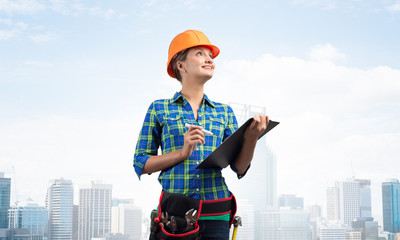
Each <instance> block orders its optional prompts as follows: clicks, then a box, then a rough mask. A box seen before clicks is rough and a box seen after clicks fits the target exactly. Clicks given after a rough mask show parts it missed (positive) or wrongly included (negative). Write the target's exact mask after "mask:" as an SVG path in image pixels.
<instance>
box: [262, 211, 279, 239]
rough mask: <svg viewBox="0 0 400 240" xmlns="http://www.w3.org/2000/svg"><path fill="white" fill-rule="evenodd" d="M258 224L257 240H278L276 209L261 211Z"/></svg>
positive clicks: (277, 214)
mask: <svg viewBox="0 0 400 240" xmlns="http://www.w3.org/2000/svg"><path fill="white" fill-rule="evenodd" d="M259 215H260V216H259V219H257V221H259V222H260V224H259V226H260V229H259V236H258V239H259V240H278V239H279V232H278V231H279V225H280V214H279V210H278V209H276V208H271V209H268V210H264V211H261V212H260V213H259Z"/></svg>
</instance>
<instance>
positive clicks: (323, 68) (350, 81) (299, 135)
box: [206, 47, 400, 211]
mask: <svg viewBox="0 0 400 240" xmlns="http://www.w3.org/2000/svg"><path fill="white" fill-rule="evenodd" d="M328 49H331V50H332V48H330V47H329V48H328ZM320 52H322V53H324V51H320ZM327 52H328V54H326V53H325V54H319V55H317V56H321V55H322V56H328V57H318V58H314V60H312V61H307V60H304V59H299V58H295V57H276V56H273V55H270V54H266V55H264V56H262V57H261V58H259V59H257V60H256V61H245V60H236V61H229V62H223V63H219V64H218V63H217V70H216V76H215V77H214V78H213V79H211V81H210V82H209V83H207V86H206V90H207V91H206V92H207V93H208V96H209V97H210V98H211V99H216V100H219V101H221V102H227V101H229V100H231V101H234V102H242V103H247V104H251V105H256V106H265V107H266V109H267V114H268V115H269V116H270V118H271V119H272V120H275V121H280V122H281V124H280V125H279V126H278V127H277V128H276V129H274V130H273V131H272V132H271V133H269V136H267V141H268V143H269V145H270V146H271V147H272V149H273V151H274V152H275V153H276V155H277V160H278V182H279V189H280V191H282V192H292V193H299V194H302V195H304V196H305V197H306V198H307V199H309V200H313V198H315V199H318V198H319V197H321V196H322V197H323V192H321V191H317V192H316V191H315V188H314V187H317V188H318V189H321V190H322V191H325V188H326V187H327V186H325V184H326V183H327V182H333V181H336V180H341V179H344V178H346V177H351V176H352V168H351V164H350V161H353V166H354V169H355V172H356V174H357V173H358V174H357V175H356V177H365V178H373V179H372V180H373V181H377V179H381V178H385V177H386V176H396V174H397V172H396V171H397V170H395V169H393V168H391V169H388V168H387V167H386V166H388V165H396V164H397V161H398V156H399V155H400V128H399V125H398V122H399V121H400V116H399V113H398V111H397V109H399V108H400V95H399V94H398V93H399V92H400V81H399V79H400V70H397V69H392V68H389V67H385V66H378V67H375V68H371V69H358V68H351V67H343V66H338V65H335V64H334V63H332V62H331V61H325V60H324V59H332V58H333V59H337V58H338V54H337V51H336V50H335V51H327ZM339 56H342V57H344V54H343V55H340V54H339ZM317 59H319V60H317ZM383 159H384V161H385V164H382V161H383ZM386 163H387V164H386ZM311 169H316V171H313V170H311ZM311 172H312V174H311ZM315 181H318V182H319V183H318V184H320V185H318V186H315V185H313V182H315ZM295 182H298V183H299V184H295ZM319 200H321V199H319ZM319 202H321V201H319ZM321 203H323V202H321ZM376 211H378V209H376Z"/></svg>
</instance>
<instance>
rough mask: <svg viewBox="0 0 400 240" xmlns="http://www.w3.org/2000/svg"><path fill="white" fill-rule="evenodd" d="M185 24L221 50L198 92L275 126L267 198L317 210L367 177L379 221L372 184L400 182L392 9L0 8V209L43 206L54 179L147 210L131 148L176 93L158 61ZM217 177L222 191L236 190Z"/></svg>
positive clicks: (147, 189) (399, 66)
mask: <svg viewBox="0 0 400 240" xmlns="http://www.w3.org/2000/svg"><path fill="white" fill-rule="evenodd" d="M187 29H198V30H201V31H203V32H204V33H205V34H206V35H207V36H208V37H209V39H210V41H211V43H213V44H215V45H216V46H218V47H219V48H220V49H221V53H220V55H219V56H218V58H216V59H215V63H216V70H215V75H214V77H213V78H212V79H211V80H210V81H209V82H208V83H207V84H206V85H205V87H206V88H205V93H206V94H207V96H208V97H209V98H210V99H211V100H213V101H218V102H222V103H229V102H236V103H242V104H249V105H254V106H260V107H264V108H265V109H266V114H267V115H269V117H270V119H272V120H274V121H279V122H280V124H279V125H278V127H276V128H275V129H274V130H273V131H271V132H270V133H268V134H267V135H266V136H265V141H266V144H267V145H268V148H269V149H270V150H271V153H272V154H273V155H274V156H275V157H276V165H275V167H276V182H277V183H276V184H277V193H276V194H277V195H280V194H296V195H298V196H302V197H304V202H305V205H312V204H314V203H317V204H319V205H321V206H325V205H326V199H325V198H326V196H325V192H326V189H327V187H328V186H333V184H334V182H335V181H337V180H344V179H346V178H352V177H354V178H357V179H370V180H371V192H372V198H371V202H372V215H373V216H376V215H379V214H380V212H381V211H382V206H381V205H382V200H381V197H380V196H381V185H380V183H382V182H383V181H385V180H386V179H387V178H399V177H400V176H399V174H398V167H399V166H400V164H399V161H398V156H400V124H399V122H400V112H399V109H400V94H399V92H400V82H399V81H398V79H400V62H399V61H398V56H399V54H400V45H399V44H398V39H400V32H399V31H398V29H400V2H399V1H398V0H387V1H380V0H373V1H368V2H363V1H353V0H350V1H344V2H343V1H335V0H332V1H320V0H287V1H278V2H271V1H267V2H266V1H248V2H246V3H244V2H243V1H236V0H233V1H229V2H226V1H215V2H213V3H206V2H202V1H199V0H179V1H159V0H147V1H130V2H126V1H118V0H116V1H112V2H101V1H95V2H93V1H87V0H74V1H73V2H65V1H55V0H41V1H39V0H31V1H24V0H17V1H11V0H3V1H1V4H0V53H1V54H0V106H1V110H2V111H1V117H0V171H3V172H5V176H6V177H9V178H12V179H13V181H12V188H13V189H16V191H15V192H13V193H12V196H11V201H12V202H14V201H15V199H16V197H18V199H20V200H24V199H25V198H27V197H30V198H32V199H34V200H35V201H37V202H42V201H44V199H45V195H46V190H47V187H46V186H47V185H48V181H49V180H50V179H59V178H61V177H64V178H65V179H71V180H72V181H73V183H74V184H75V185H76V186H80V185H82V184H87V183H89V182H90V181H92V180H101V181H102V182H103V183H110V184H113V186H114V188H113V194H114V195H115V196H116V197H119V198H135V203H136V204H138V205H139V206H144V208H145V209H150V208H154V207H155V206H156V205H157V201H158V197H156V195H158V194H159V192H161V187H160V185H159V184H158V181H157V174H152V175H150V176H148V175H145V176H142V180H141V181H139V180H138V178H137V176H136V175H135V173H134V170H133V167H132V159H133V154H134V148H135V144H136V141H137V137H138V134H139V130H140V128H141V125H142V123H143V118H144V114H145V111H146V110H147V108H148V106H149V104H150V103H151V102H152V101H153V100H155V99H160V98H171V97H172V96H173V94H174V93H175V92H176V91H179V90H180V84H179V83H178V82H177V81H176V80H175V79H172V78H170V77H168V75H167V73H166V67H165V65H166V61H167V52H168V46H169V43H170V41H171V40H172V38H173V37H174V36H175V35H176V34H178V33H179V32H182V31H184V30H187ZM236 114H238V113H236ZM254 165H256V164H254ZM254 170H255V169H253V168H250V169H249V172H248V174H249V176H250V175H251V174H252V173H254ZM223 173H224V175H225V176H226V178H227V181H229V185H228V186H229V187H230V188H232V189H233V188H235V187H236V186H239V185H241V184H242V183H243V182H244V181H246V179H243V182H240V181H241V180H238V179H237V178H236V179H235V176H234V174H232V172H231V171H230V170H229V169H227V170H224V172H223ZM246 177H247V176H246ZM246 177H245V178H246ZM238 197H241V196H238ZM75 199H77V193H76V192H75ZM325 207H326V206H325ZM324 209H326V208H324ZM146 211H147V210H146ZM324 214H325V211H324Z"/></svg>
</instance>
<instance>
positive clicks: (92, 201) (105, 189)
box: [78, 181, 112, 240]
mask: <svg viewBox="0 0 400 240" xmlns="http://www.w3.org/2000/svg"><path fill="white" fill-rule="evenodd" d="M111 199H112V185H111V184H102V183H101V182H99V181H93V182H91V184H89V185H84V186H81V187H80V189H79V229H78V235H79V238H78V239H79V240H91V239H92V238H97V237H100V236H103V235H105V234H107V233H110V232H111Z"/></svg>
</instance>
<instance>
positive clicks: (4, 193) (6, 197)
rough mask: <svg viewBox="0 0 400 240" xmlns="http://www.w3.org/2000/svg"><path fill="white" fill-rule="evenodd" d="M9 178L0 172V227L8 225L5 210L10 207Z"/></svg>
mask: <svg viewBox="0 0 400 240" xmlns="http://www.w3.org/2000/svg"><path fill="white" fill-rule="evenodd" d="M10 196H11V178H5V177H4V173H2V172H0V228H7V227H8V218H7V212H8V209H9V208H10Z"/></svg>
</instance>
